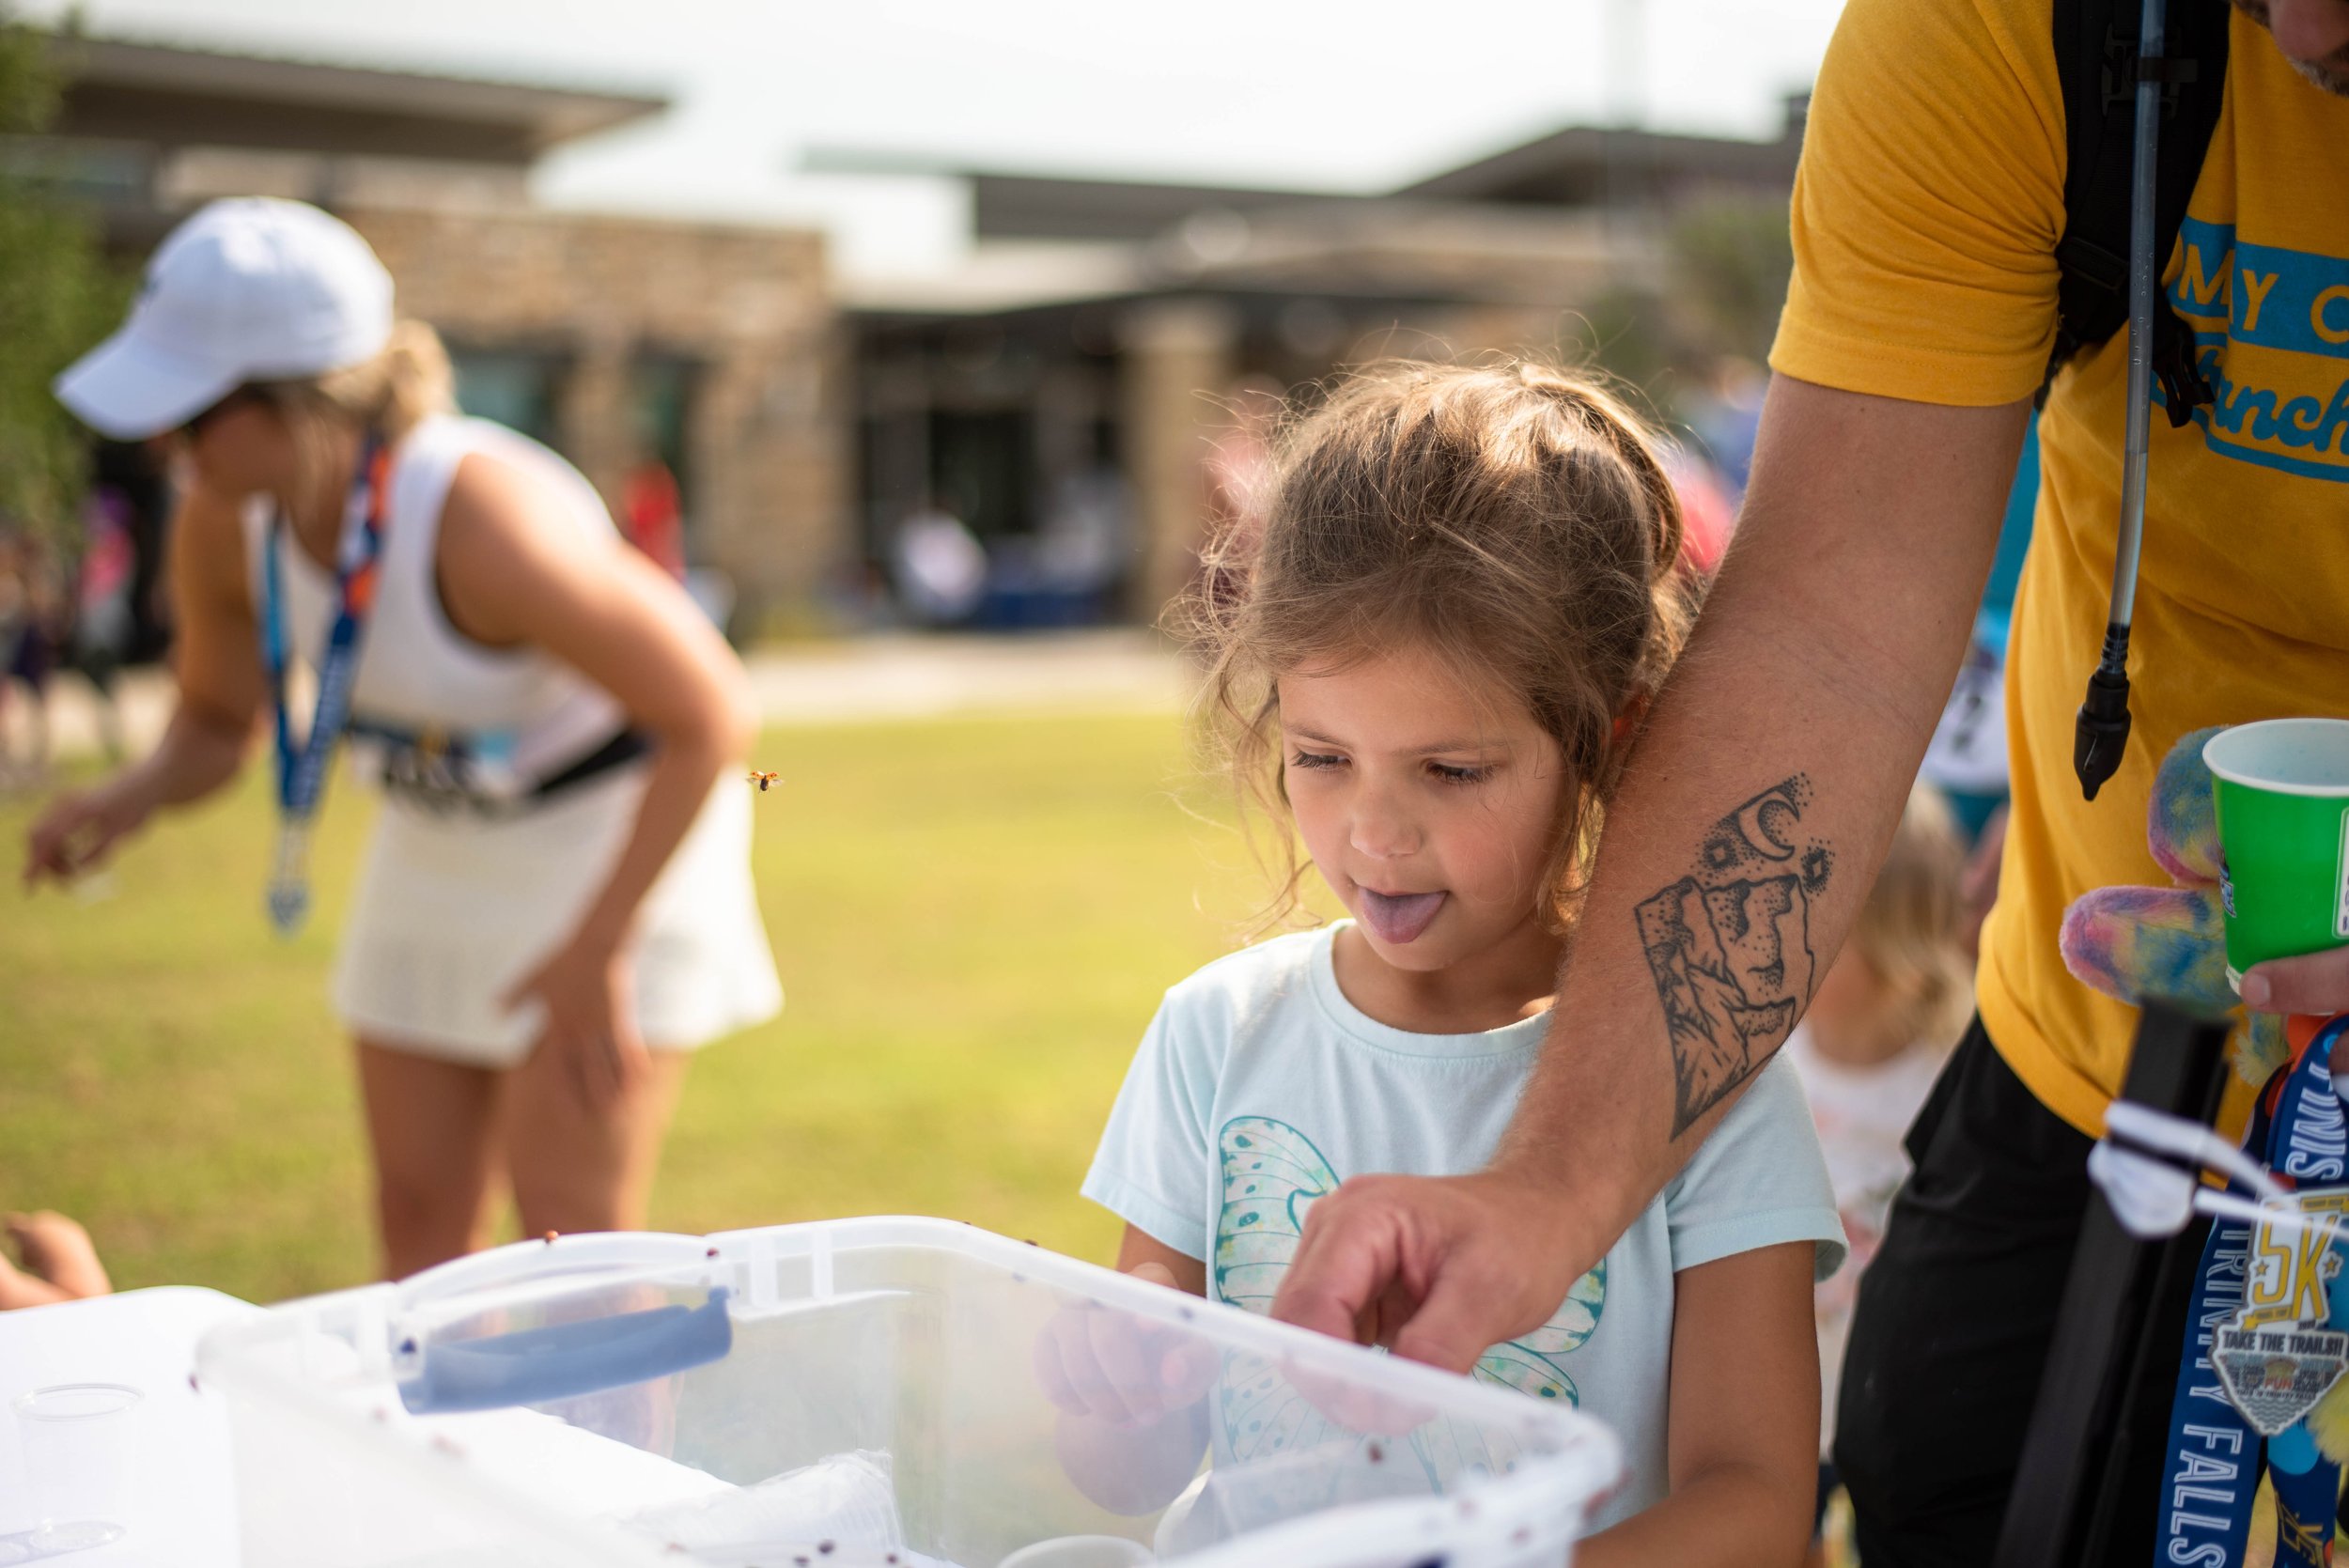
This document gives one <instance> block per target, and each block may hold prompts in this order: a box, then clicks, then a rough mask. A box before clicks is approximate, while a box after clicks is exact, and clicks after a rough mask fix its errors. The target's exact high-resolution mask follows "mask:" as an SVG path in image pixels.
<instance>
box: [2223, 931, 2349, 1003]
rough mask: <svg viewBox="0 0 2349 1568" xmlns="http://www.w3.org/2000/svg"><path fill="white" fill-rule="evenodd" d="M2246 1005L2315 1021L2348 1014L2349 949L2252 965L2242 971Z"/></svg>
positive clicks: (2335, 949)
mask: <svg viewBox="0 0 2349 1568" xmlns="http://www.w3.org/2000/svg"><path fill="white" fill-rule="evenodd" d="M2243 1005H2244V1006H2246V1007H2248V1008H2249V1009H2250V1010H2251V1011H2252V1012H2254V1013H2297V1014H2303V1015H2305V1016H2307V1017H2312V1018H2329V1017H2336V1016H2338V1015H2340V1014H2342V1013H2349V947H2336V948H2333V949H2331V950H2330V951H2328V952H2325V953H2306V954H2302V955H2300V956H2299V957H2297V958H2270V959H2269V960H2268V961H2267V962H2266V963H2264V964H2254V965H2252V966H2251V967H2250V968H2249V969H2248V970H2244V972H2243Z"/></svg>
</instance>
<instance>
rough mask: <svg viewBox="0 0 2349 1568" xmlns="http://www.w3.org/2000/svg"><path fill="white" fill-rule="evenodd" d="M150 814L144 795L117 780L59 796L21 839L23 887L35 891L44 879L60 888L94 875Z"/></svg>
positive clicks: (122, 781) (150, 805) (122, 780)
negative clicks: (92, 871) (82, 875)
mask: <svg viewBox="0 0 2349 1568" xmlns="http://www.w3.org/2000/svg"><path fill="white" fill-rule="evenodd" d="M153 811H154V807H153V806H152V804H150V803H149V802H148V800H147V799H146V797H145V795H144V794H143V792H141V791H138V790H135V789H132V788H131V787H129V784H128V781H127V780H126V779H123V778H120V777H117V778H113V779H109V780H108V781H107V782H106V783H104V784H100V785H98V786H97V787H96V788H93V789H86V790H79V791H76V792H74V793H71V794H68V795H62V796H59V797H58V798H57V799H56V800H54V801H52V802H50V806H49V809H48V810H47V811H45V812H43V813H41V815H40V816H39V819H38V820H36V821H35V822H34V823H33V826H32V829H31V831H28V832H27V833H26V834H25V835H24V885H25V887H26V888H28V889H29V888H36V887H39V885H40V881H41V878H42V877H48V878H49V879H50V880H52V881H54V882H55V883H57V884H58V885H59V886H61V887H62V886H63V885H64V884H66V883H67V882H70V881H71V880H72V879H73V878H74V877H79V876H80V875H81V874H82V873H84V872H86V871H90V870H94V869H95V868H97V867H98V866H99V865H101V864H102V863H103V862H105V860H106V857H107V856H108V855H110V854H112V853H113V852H114V848H115V846H116V845H117V844H119V843H120V842H121V841H122V840H123V839H124V838H126V837H128V836H129V835H130V834H132V833H133V832H135V831H138V829H139V828H140V827H141V826H142V825H143V824H144V823H145V822H146V821H147V819H148V816H149V815H152V814H153Z"/></svg>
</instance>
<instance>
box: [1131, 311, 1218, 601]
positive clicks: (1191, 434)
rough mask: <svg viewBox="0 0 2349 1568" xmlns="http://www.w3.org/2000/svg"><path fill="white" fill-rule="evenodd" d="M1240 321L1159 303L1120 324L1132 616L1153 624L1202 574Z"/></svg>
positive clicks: (1216, 312)
mask: <svg viewBox="0 0 2349 1568" xmlns="http://www.w3.org/2000/svg"><path fill="white" fill-rule="evenodd" d="M1239 335H1240V323H1239V318H1238V315H1237V312H1236V311H1234V310H1233V309H1232V308H1231V307H1230V306H1228V305H1225V304H1222V303H1219V302H1217V301H1213V300H1155V301H1151V302H1149V303H1144V304H1141V305H1138V306H1136V307H1135V308H1134V309H1133V310H1132V311H1130V312H1128V315H1127V316H1126V318H1125V319H1124V320H1123V321H1122V322H1120V324H1119V336H1120V339H1121V342H1122V344H1123V347H1124V350H1125V353H1124V384H1123V386H1122V387H1121V388H1120V396H1121V401H1122V403H1123V409H1122V414H1123V421H1122V422H1123V424H1124V427H1125V450H1126V467H1127V478H1128V482H1129V483H1130V484H1131V485H1132V486H1133V494H1134V506H1135V511H1136V513H1137V515H1138V517H1139V520H1140V521H1141V524H1142V566H1141V569H1140V571H1139V572H1138V573H1137V574H1136V581H1135V582H1134V586H1133V590H1132V598H1131V600H1130V602H1129V603H1128V607H1127V608H1128V611H1129V612H1130V613H1132V614H1133V616H1134V618H1135V619H1137V620H1139V621H1141V622H1143V624H1144V625H1149V624H1152V623H1155V622H1156V621H1157V619H1158V617H1159V611H1160V610H1161V609H1163V608H1164V607H1165V605H1166V602H1167V600H1169V599H1170V598H1174V597H1175V595H1176V594H1178V593H1180V592H1182V590H1183V588H1184V587H1185V586H1186V585H1187V584H1189V582H1190V578H1191V574H1192V573H1193V572H1194V571H1195V570H1197V569H1198V564H1199V546H1200V544H1201V542H1202V540H1203V538H1204V536H1205V534H1206V493H1207V492H1206V474H1205V462H1206V455H1207V447H1208V443H1209V442H1211V441H1212V440H1213V439H1214V436H1215V432H1216V431H1217V429H1218V428H1220V427H1221V425H1222V423H1223V414H1222V411H1221V408H1220V407H1219V405H1218V404H1217V401H1216V399H1217V398H1219V397H1221V396H1222V395H1223V393H1224V392H1225V391H1227V390H1228V389H1229V388H1230V387H1231V385H1232V381H1233V379H1234V378H1235V377H1236V376H1237V374H1238V369H1239Z"/></svg>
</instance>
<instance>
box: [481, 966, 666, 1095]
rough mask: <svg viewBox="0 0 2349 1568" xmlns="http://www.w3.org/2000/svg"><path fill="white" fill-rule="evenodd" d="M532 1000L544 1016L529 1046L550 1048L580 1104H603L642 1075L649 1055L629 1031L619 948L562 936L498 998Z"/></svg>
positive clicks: (631, 988) (630, 984)
mask: <svg viewBox="0 0 2349 1568" xmlns="http://www.w3.org/2000/svg"><path fill="white" fill-rule="evenodd" d="M500 1001H501V1004H502V1005H503V1006H504V1007H505V1008H506V1010H507V1011H508V1012H511V1011H513V1010H514V1009H515V1008H517V1007H520V1006H521V1005H522V1003H524V1002H526V1001H537V1002H538V1003H539V1004H540V1005H541V1006H543V1007H544V1008H545V1009H546V1018H545V1022H544V1024H543V1025H542V1026H541V1027H540V1029H539V1032H538V1040H537V1045H535V1046H534V1047H532V1052H533V1054H534V1055H535V1054H536V1053H537V1052H538V1051H552V1052H553V1053H554V1054H555V1056H556V1057H557V1058H558V1059H559V1064H560V1066H561V1068H562V1072H561V1077H562V1078H563V1079H565V1080H566V1081H568V1083H570V1084H571V1085H572V1086H573V1087H575V1088H576V1089H577V1090H578V1091H579V1095H580V1098H581V1100H582V1101H583V1103H585V1104H587V1105H590V1106H596V1107H605V1106H609V1105H611V1104H613V1103H614V1102H615V1101H617V1100H618V1099H619V1098H620V1097H621V1096H622V1095H624V1094H627V1093H628V1092H629V1091H630V1089H633V1088H634V1087H635V1086H636V1085H637V1084H638V1083H640V1082H642V1081H643V1080H644V1077H645V1074H646V1071H647V1069H648V1068H649V1067H650V1065H651V1054H650V1052H649V1051H647V1050H646V1046H645V1041H644V1037H643V1036H642V1035H640V1034H638V1033H637V1032H636V995H635V977H634V974H633V972H632V971H631V970H630V965H629V962H628V955H627V954H626V952H624V951H623V950H622V949H621V948H619V947H617V946H614V945H610V944H606V943H602V942H593V941H583V940H580V939H573V940H570V941H568V942H565V943H564V944H563V945H562V946H561V947H558V948H556V949H555V950H554V953H553V955H552V956H550V957H549V958H548V959H547V961H546V962H545V963H543V964H540V965H539V966H538V967H537V969H536V970H532V971H531V972H530V973H529V974H528V975H526V976H524V977H523V978H522V979H521V981H520V982H518V983H517V984H516V985H515V986H513V988H512V989H510V990H508V991H507V992H506V995H505V996H504V997H502V998H501V999H500Z"/></svg>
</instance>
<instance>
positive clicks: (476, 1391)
mask: <svg viewBox="0 0 2349 1568" xmlns="http://www.w3.org/2000/svg"><path fill="white" fill-rule="evenodd" d="M726 1295H727V1293H726V1291H725V1289H724V1288H723V1286H721V1287H719V1288H717V1289H714V1290H712V1291H711V1292H710V1293H709V1299H708V1301H706V1302H704V1303H703V1304H702V1305H701V1306H698V1307H685V1306H668V1307H655V1308H651V1309H648V1310H647V1311H645V1312H620V1313H617V1314H615V1315H614V1316H611V1317H599V1318H587V1319H583V1320H582V1321H580V1322H576V1323H556V1324H551V1325H548V1326H547V1327H539V1328H523V1329H519V1330H517V1331H515V1332H514V1333H511V1334H495V1335H491V1336H490V1337H489V1338H487V1339H478V1340H443V1341H440V1342H438V1343H432V1344H428V1345H425V1346H424V1347H422V1349H421V1350H420V1351H419V1352H418V1353H417V1354H416V1358H415V1369H416V1370H415V1372H414V1374H413V1375H412V1376H410V1377H408V1378H405V1379H403V1380H402V1381H401V1383H400V1385H399V1402H400V1403H401V1404H402V1405H406V1406H407V1407H408V1408H409V1410H410V1411H411V1412H412V1413H413V1414H415V1415H419V1416H427V1415H454V1414H458V1413H460V1412H463V1411H468V1410H503V1409H506V1408H509V1407H511V1406H513V1405H542V1404H545V1403H546V1402H547V1401H549V1400H555V1399H575V1398H577V1397H578V1396H580V1395H581V1394H592V1393H600V1392H602V1391H603V1390H604V1389H618V1388H625V1387H627V1386H628V1385H629V1384H631V1383H645V1382H649V1381H651V1380H652V1379H653V1378H656V1377H666V1376H668V1375H669V1374H672V1373H678V1372H684V1371H686V1370H687V1369H689V1368H692V1367H698V1366H704V1365H707V1364H708V1363H709V1362H711V1361H716V1360H721V1359H723V1358H724V1357H725V1355H726V1353H727V1352H728V1351H729V1350H731V1349H733V1348H734V1324H733V1321H732V1319H730V1318H729V1317H727V1315H726Z"/></svg>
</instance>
